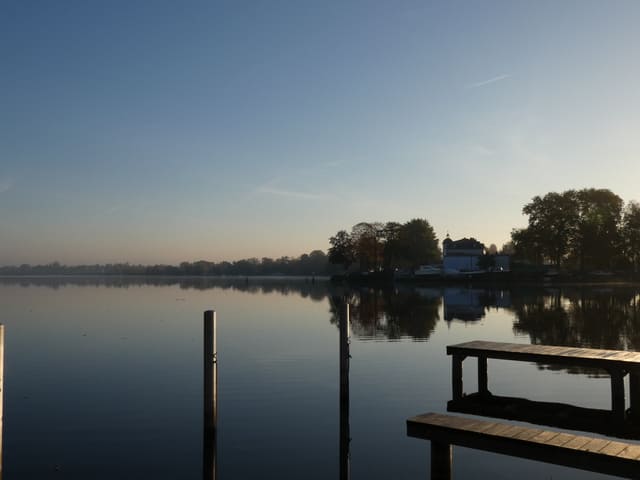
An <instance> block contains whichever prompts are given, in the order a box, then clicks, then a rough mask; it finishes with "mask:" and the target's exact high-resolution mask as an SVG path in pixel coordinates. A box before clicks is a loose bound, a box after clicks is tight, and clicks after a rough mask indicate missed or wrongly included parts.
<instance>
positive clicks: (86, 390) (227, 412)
mask: <svg viewBox="0 0 640 480" xmlns="http://www.w3.org/2000/svg"><path fill="white" fill-rule="evenodd" d="M639 294H640V291H639V290H638V289H634V288H613V287H612V288H600V289H598V288H581V289H580V288H573V289H571V288H566V289H563V290H562V291H560V290H553V289H547V290H545V289H537V290H534V289H520V290H486V289H473V288H463V287H439V286H434V287H432V288H415V289H413V288H406V289H400V290H395V291H376V290H370V289H362V290H345V289H336V288H330V287H329V286H328V285H327V284H324V283H309V282H305V281H304V280H301V281H284V280H277V279H270V280H253V279H252V280H250V281H249V282H248V284H247V283H245V282H244V280H237V281H201V280H193V281H189V280H183V281H180V280H171V279H169V280H149V281H145V280H128V281H120V280H100V279H88V280H79V279H30V280H29V279H27V280H25V279H19V280H14V279H0V305H2V310H1V311H0V322H2V323H4V324H5V325H6V327H5V328H6V347H5V349H6V360H5V397H4V439H3V449H4V453H3V457H4V458H3V463H4V465H3V467H4V468H3V470H4V478H6V479H24V478H38V479H42V478H65V479H67V478H110V479H112V478H119V479H123V478H132V479H134V478H135V479H139V478H152V477H153V478H156V479H161V478H167V479H175V478H185V479H189V478H193V479H196V478H202V312H203V311H204V310H207V309H215V310H216V311H217V312H218V358H219V417H218V425H219V429H218V442H217V478H219V479H252V478H306V479H312V478H317V479H338V478H339V477H340V462H339V440H340V438H339V437H340V435H339V434H340V412H339V401H338V398H339V376H338V372H339V363H338V347H339V344H338V340H339V339H338V327H337V318H336V309H339V306H338V305H339V303H340V301H341V299H343V298H345V297H346V298H347V299H348V301H349V302H350V303H351V304H352V305H353V307H352V319H351V320H352V325H351V328H352V335H353V337H352V343H351V355H352V359H351V372H350V418H349V425H350V437H351V442H350V466H349V468H350V472H351V478H353V479H367V480H371V479H389V478H393V479H419V478H420V479H422V478H428V466H429V449H428V445H429V444H428V442H425V441H420V440H416V439H411V438H408V437H406V432H405V420H406V419H407V418H408V417H410V416H413V415H416V414H419V413H425V412H428V411H435V412H446V404H447V401H448V400H450V396H451V386H450V357H448V356H447V355H446V354H445V347H446V345H448V344H453V343H459V342H463V341H468V340H475V339H483V340H496V341H508V342H521V343H542V344H558V345H576V346H588V347H596V348H619V349H629V350H636V349H639V350H640V306H639V303H640V296H639ZM467 364H468V365H467ZM464 378H465V381H466V383H465V387H466V388H465V389H467V390H474V387H475V368H474V365H473V361H467V362H465V377H464ZM489 388H490V389H491V390H492V391H493V392H494V393H499V394H504V395H512V396H517V397H526V398H530V399H533V400H540V401H550V402H551V401H553V402H564V403H570V404H575V405H579V406H585V407H593V408H609V406H610V390H609V388H610V387H609V380H608V378H606V377H603V376H602V375H598V373H597V372H580V371H571V372H568V371H566V370H564V369H553V368H544V367H542V366H538V365H535V364H527V363H520V362H500V361H490V362H489ZM454 475H455V478H477V477H479V476H482V477H486V478H505V479H512V478H514V477H516V476H518V477H519V478H520V479H529V478H531V479H534V478H535V479H538V478H543V479H549V478H604V476H602V475H596V474H589V473H586V472H581V471H577V470H572V469H568V468H563V467H557V466H551V465H547V464H543V463H539V462H532V461H527V460H522V459H514V458H510V457H505V456H500V455H495V454H489V453H485V452H477V451H473V450H468V449H461V448H456V450H455V453H454Z"/></svg>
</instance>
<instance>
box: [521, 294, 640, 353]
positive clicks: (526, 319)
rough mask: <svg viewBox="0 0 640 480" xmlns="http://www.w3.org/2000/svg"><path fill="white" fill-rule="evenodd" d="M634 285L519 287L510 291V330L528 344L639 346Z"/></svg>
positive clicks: (639, 314)
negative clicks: (513, 317)
mask: <svg viewBox="0 0 640 480" xmlns="http://www.w3.org/2000/svg"><path fill="white" fill-rule="evenodd" d="M639 292H640V291H639V289H638V288H637V287H618V288H589V287H582V288H565V289H554V290H544V291H520V292H518V293H517V295H514V296H513V310H514V312H515V313H516V317H517V320H516V321H515V322H514V325H513V328H514V332H516V333H518V334H523V333H524V334H527V335H529V338H530V339H531V343H534V344H543V345H568V346H578V347H589V348H605V349H612V350H638V348H639V347H640V324H639V323H638V322H639V320H640V298H639Z"/></svg>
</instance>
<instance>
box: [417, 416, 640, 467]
mask: <svg viewBox="0 0 640 480" xmlns="http://www.w3.org/2000/svg"><path fill="white" fill-rule="evenodd" d="M407 435H408V436H410V437H414V438H420V439H426V440H431V479H432V480H436V479H438V480H449V479H450V478H451V469H452V465H451V464H452V460H453V449H452V445H459V446H462V447H468V448H474V449H478V450H484V451H488V452H495V453H501V454H504V455H510V456H515V457H521V458H528V459H531V460H538V461H543V462H547V463H553V464H556V465H564V466H567V467H573V468H578V469H581V470H589V471H593V472H598V473H605V474H608V475H617V476H621V477H628V478H640V445H637V444H631V443H627V442H620V441H613V440H608V439H604V438H593V437H587V436H583V435H574V434H571V433H564V432H556V431H549V430H541V429H537V428H529V427H521V426H518V425H510V424H505V423H495V422H487V421H484V420H476V419H471V418H464V417H458V416H453V415H444V414H438V413H427V414H424V415H418V416H417V417H413V418H410V419H408V420H407Z"/></svg>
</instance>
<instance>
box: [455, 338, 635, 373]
mask: <svg viewBox="0 0 640 480" xmlns="http://www.w3.org/2000/svg"><path fill="white" fill-rule="evenodd" d="M447 354H448V355H454V354H455V355H461V356H465V357H470V356H471V357H479V356H486V357H487V358H495V359H503V360H519V361H532V362H541V363H560V364H567V365H583V366H591V367H596V368H603V369H607V368H621V369H640V352H631V351H620V350H604V349H595V348H578V347H570V346H555V345H529V344H521V343H504V342H489V341H483V340H473V341H471V342H466V343H460V344H456V345H449V346H447Z"/></svg>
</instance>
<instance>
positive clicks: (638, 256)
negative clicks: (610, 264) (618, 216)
mask: <svg viewBox="0 0 640 480" xmlns="http://www.w3.org/2000/svg"><path fill="white" fill-rule="evenodd" d="M620 234H621V237H622V251H623V254H624V256H625V258H626V259H627V261H628V262H629V264H630V265H631V270H632V271H633V273H638V266H639V265H638V264H639V263H640V204H639V203H638V202H635V201H631V202H629V203H628V204H627V205H626V207H625V209H624V212H623V215H622V226H621V228H620Z"/></svg>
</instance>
